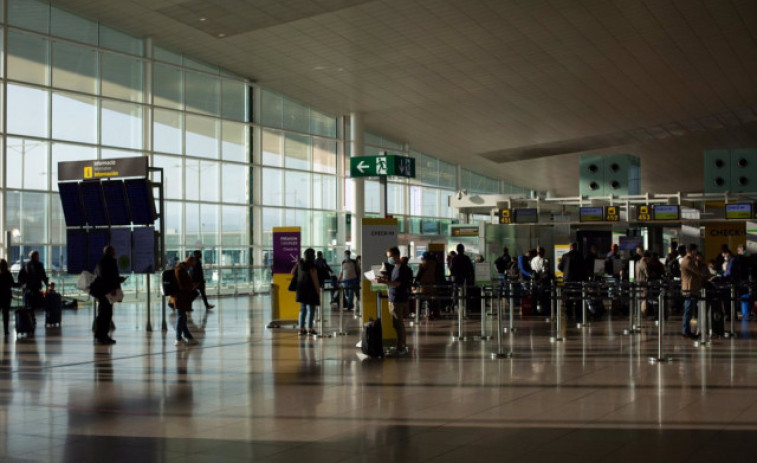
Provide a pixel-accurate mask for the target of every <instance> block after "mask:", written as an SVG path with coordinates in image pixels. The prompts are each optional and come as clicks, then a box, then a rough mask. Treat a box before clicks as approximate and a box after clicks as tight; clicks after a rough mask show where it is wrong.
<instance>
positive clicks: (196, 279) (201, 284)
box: [190, 250, 215, 310]
mask: <svg viewBox="0 0 757 463" xmlns="http://www.w3.org/2000/svg"><path fill="white" fill-rule="evenodd" d="M194 258H195V264H194V267H192V268H191V269H190V271H191V274H192V283H193V284H194V285H195V287H196V288H197V292H198V293H199V294H200V296H202V302H203V303H204V304H205V310H210V309H212V308H213V307H215V306H214V305H213V304H209V303H208V296H207V295H206V294H205V273H204V272H203V270H202V252H200V251H199V250H197V251H195V252H194Z"/></svg>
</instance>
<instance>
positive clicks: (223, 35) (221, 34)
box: [218, 32, 226, 38]
mask: <svg viewBox="0 0 757 463" xmlns="http://www.w3.org/2000/svg"><path fill="white" fill-rule="evenodd" d="M218 37H219V38H224V37H226V34H224V33H223V32H221V33H220V34H218Z"/></svg>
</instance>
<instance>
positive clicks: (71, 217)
mask: <svg viewBox="0 0 757 463" xmlns="http://www.w3.org/2000/svg"><path fill="white" fill-rule="evenodd" d="M58 192H59V193H60V205H61V208H62V209H63V217H64V218H65V220H66V226H67V227H83V226H84V225H86V222H87V221H86V218H85V215H84V209H83V208H82V205H81V194H80V190H79V184H78V183H72V182H69V183H59V184H58Z"/></svg>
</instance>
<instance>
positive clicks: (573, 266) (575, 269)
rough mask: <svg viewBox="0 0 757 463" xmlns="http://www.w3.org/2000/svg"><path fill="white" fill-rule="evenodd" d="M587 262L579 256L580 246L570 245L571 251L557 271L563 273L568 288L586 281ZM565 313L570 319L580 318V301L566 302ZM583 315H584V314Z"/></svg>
mask: <svg viewBox="0 0 757 463" xmlns="http://www.w3.org/2000/svg"><path fill="white" fill-rule="evenodd" d="M584 265H585V261H584V259H582V258H581V256H580V255H579V254H578V244H577V243H570V250H569V251H568V252H567V253H565V254H564V255H563V256H562V257H561V258H560V263H559V264H557V269H558V270H560V271H561V272H563V281H564V282H565V283H566V286H574V287H577V286H578V285H580V283H581V282H582V281H584V280H585V279H586V268H585V266H584ZM565 313H566V315H567V316H568V317H570V318H573V317H574V316H578V314H579V311H578V301H576V300H575V299H573V298H569V299H568V300H567V301H566V302H565ZM582 315H583V314H582Z"/></svg>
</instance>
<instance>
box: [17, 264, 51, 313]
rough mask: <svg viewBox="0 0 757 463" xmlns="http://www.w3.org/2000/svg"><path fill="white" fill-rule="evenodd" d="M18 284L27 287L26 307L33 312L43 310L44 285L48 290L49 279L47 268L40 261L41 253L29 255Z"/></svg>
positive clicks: (25, 291)
mask: <svg viewBox="0 0 757 463" xmlns="http://www.w3.org/2000/svg"><path fill="white" fill-rule="evenodd" d="M18 282H19V283H21V284H23V285H25V287H24V306H25V307H28V308H30V309H32V310H35V309H40V308H42V307H43V305H44V302H43V299H42V293H41V291H42V283H44V284H45V288H47V285H48V279H47V273H45V267H44V266H43V265H42V262H40V261H39V252H37V251H32V252H31V253H29V261H28V262H27V263H26V264H24V266H23V267H21V271H20V272H19V274H18Z"/></svg>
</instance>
